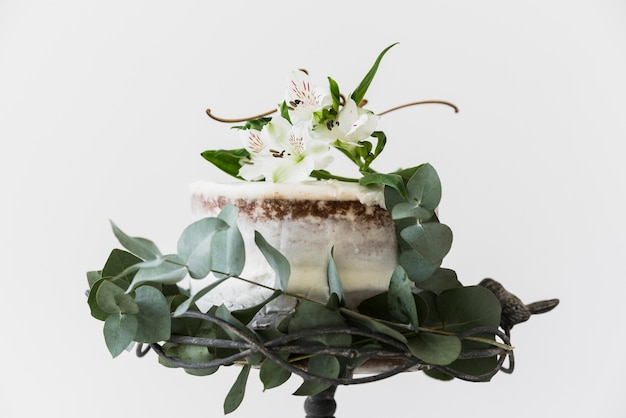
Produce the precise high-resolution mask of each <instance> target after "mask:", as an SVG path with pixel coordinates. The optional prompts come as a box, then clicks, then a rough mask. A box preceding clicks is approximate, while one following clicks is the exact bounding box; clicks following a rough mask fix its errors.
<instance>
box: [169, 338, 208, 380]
mask: <svg viewBox="0 0 626 418" xmlns="http://www.w3.org/2000/svg"><path fill="white" fill-rule="evenodd" d="M163 351H164V352H165V355H166V356H167V357H170V358H173V359H177V360H182V361H186V362H188V363H196V364H198V363H206V362H209V361H211V360H214V359H215V357H214V356H213V355H212V354H211V353H210V352H209V350H208V349H207V347H203V346H196V345H186V344H172V343H165V344H163ZM159 363H161V364H162V365H164V366H166V367H177V366H174V365H172V364H171V363H169V362H168V361H167V359H163V358H161V357H160V356H159ZM218 369H219V367H217V366H216V367H209V368H206V369H196V368H193V369H192V368H185V372H186V373H187V374H190V375H193V376H209V375H211V374H213V373H215V372H216V371H217V370H218Z"/></svg>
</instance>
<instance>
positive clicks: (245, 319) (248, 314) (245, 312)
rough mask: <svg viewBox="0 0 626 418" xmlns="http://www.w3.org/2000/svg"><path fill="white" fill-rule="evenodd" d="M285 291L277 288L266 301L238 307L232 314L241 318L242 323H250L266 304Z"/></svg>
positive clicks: (238, 318)
mask: <svg viewBox="0 0 626 418" xmlns="http://www.w3.org/2000/svg"><path fill="white" fill-rule="evenodd" d="M282 294H283V292H282V291H280V290H275V291H274V292H273V293H272V294H271V295H270V297H268V298H267V299H265V300H264V301H262V302H260V303H258V304H256V305H254V306H250V307H248V308H244V309H238V310H236V311H233V312H232V315H233V316H234V317H235V318H237V320H239V321H240V322H241V323H242V324H249V323H250V321H252V319H254V317H255V316H256V314H257V313H258V312H259V311H260V310H261V309H263V307H264V306H265V305H267V304H268V303H270V302H271V301H273V300H274V299H276V298H277V297H279V296H280V295H282Z"/></svg>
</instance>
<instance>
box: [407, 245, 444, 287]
mask: <svg viewBox="0 0 626 418" xmlns="http://www.w3.org/2000/svg"><path fill="white" fill-rule="evenodd" d="M398 263H399V264H400V265H401V266H402V268H404V270H406V272H407V274H408V276H409V279H411V280H413V281H414V282H415V283H416V284H417V285H418V287H420V285H421V283H422V281H423V280H426V279H428V278H429V277H430V276H432V275H433V273H434V272H435V271H437V269H438V268H439V266H440V265H441V260H439V261H436V262H430V261H426V259H425V258H424V257H423V256H422V255H421V254H420V253H418V252H417V251H415V250H414V249H413V248H409V249H405V250H402V251H401V252H400V255H399V256H398ZM420 288H421V287H420Z"/></svg>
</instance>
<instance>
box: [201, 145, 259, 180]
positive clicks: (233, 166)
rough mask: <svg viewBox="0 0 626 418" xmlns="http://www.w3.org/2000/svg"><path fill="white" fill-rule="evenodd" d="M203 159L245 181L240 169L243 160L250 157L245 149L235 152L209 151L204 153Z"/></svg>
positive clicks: (235, 150) (234, 150)
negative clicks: (240, 175)
mask: <svg viewBox="0 0 626 418" xmlns="http://www.w3.org/2000/svg"><path fill="white" fill-rule="evenodd" d="M201 155H202V157H203V158H204V159H205V160H207V161H208V162H210V163H211V164H213V165H215V166H216V167H217V168H219V169H220V170H222V171H224V172H225V173H227V174H230V175H231V176H233V177H236V178H238V179H240V180H243V179H242V178H241V177H239V169H240V168H241V160H242V159H244V158H247V157H249V156H250V153H249V152H248V151H246V150H245V148H239V149H233V150H223V149H220V150H207V151H204V152H203V153H202V154H201Z"/></svg>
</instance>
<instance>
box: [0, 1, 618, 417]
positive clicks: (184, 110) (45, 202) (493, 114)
mask: <svg viewBox="0 0 626 418" xmlns="http://www.w3.org/2000/svg"><path fill="white" fill-rule="evenodd" d="M396 41H398V42H400V44H399V45H398V46H396V47H395V48H393V49H392V50H391V51H390V52H389V53H388V55H387V56H386V57H385V59H384V61H383V63H382V66H381V69H380V71H379V73H378V75H377V77H376V79H375V80H374V83H373V85H372V87H371V89H370V91H369V93H368V95H367V98H368V99H369V108H370V109H372V110H374V111H382V110H385V109H388V108H390V107H393V106H395V105H399V104H402V103H406V102H409V101H414V100H425V99H440V100H449V101H451V102H453V103H455V104H456V105H458V106H459V107H460V108H461V112H460V113H458V114H454V113H453V112H452V111H451V110H450V109H448V108H446V107H443V106H422V107H418V108H412V109H405V110H401V111H398V112H395V113H392V114H390V115H388V116H387V117H385V119H384V120H383V121H382V122H381V126H380V128H381V129H382V130H384V131H385V132H386V133H387V136H388V138H389V144H388V147H387V150H386V153H385V154H384V155H383V156H382V157H381V161H379V163H378V165H377V166H376V168H378V169H379V170H380V171H391V170H394V169H396V168H398V167H406V166H410V165H416V164H419V163H422V162H430V163H431V164H433V165H434V166H435V168H436V169H437V170H438V172H439V175H440V177H441V179H442V182H443V187H444V197H443V201H442V204H441V208H440V214H441V219H442V221H443V222H444V223H446V224H448V225H449V226H450V227H451V228H452V230H453V231H454V233H455V242H454V245H453V248H452V251H451V252H450V254H449V256H448V257H447V258H446V260H445V262H444V265H445V266H446V267H449V268H453V269H455V270H456V271H457V273H458V274H459V277H460V279H461V281H462V282H463V283H465V284H473V283H477V282H478V281H480V280H481V279H482V278H484V277H488V276H489V277H493V278H496V279H497V280H500V281H502V282H503V283H504V284H505V285H506V286H507V287H508V288H509V289H510V290H511V291H513V292H514V293H516V294H517V295H518V296H520V297H521V298H522V299H523V300H525V301H527V302H532V301H536V300H539V299H544V298H552V297H558V298H560V299H561V305H560V306H559V307H558V308H557V309H556V310H555V311H553V312H551V313H550V314H546V315H543V316H538V317H533V318H532V319H531V320H530V321H529V322H528V323H526V324H523V325H520V326H518V327H516V328H515V329H513V334H512V336H513V343H514V345H515V346H516V359H517V368H516V370H515V372H514V373H513V374H512V375H506V374H498V375H497V376H496V377H495V378H494V379H493V381H492V382H491V383H487V384H472V383H466V382H461V381H454V382H447V383H442V382H438V381H434V380H431V379H429V378H427V377H426V376H424V375H422V374H418V373H409V374H404V375H402V376H397V377H394V378H391V379H389V380H385V381H382V382H378V383H374V384H369V385H362V386H351V387H341V388H339V390H338V393H337V397H336V398H337V401H338V404H339V407H338V411H337V416H338V417H356V416H364V417H376V416H394V417H414V416H457V415H460V414H462V415H460V416H466V417H479V416H480V417H483V416H490V415H492V416H493V415H506V416H509V417H528V416H536V417H547V416H568V417H587V416H598V417H623V416H626V404H625V402H624V399H623V375H624V373H625V372H626V367H625V360H624V358H625V356H624V343H625V342H626V339H625V338H624V329H623V322H624V319H625V315H624V308H623V304H624V291H625V290H626V286H625V285H624V282H625V280H626V278H625V277H624V260H623V258H624V255H626V251H625V250H626V243H625V238H624V237H625V236H626V227H625V226H624V214H625V213H626V200H625V198H624V194H625V193H626V184H625V183H626V181H625V180H626V171H625V169H624V166H623V160H624V152H623V151H622V149H621V145H623V143H624V140H625V139H626V115H625V114H626V82H625V78H624V77H625V76H624V75H625V74H626V3H624V2H623V1H607V0H604V1H587V2H584V1H551V2H546V1H524V2H513V1H501V0H500V1H482V0H480V1H476V0H475V1H471V2H470V1H460V0H459V1H438V2H434V1H433V2H425V1H410V2H409V1H396V2H390V1H386V2H383V1H369V0H368V1H363V0H361V1H344V2H338V1H310V2H295V1H271V0H268V1H242V0H238V1H237V0H234V1H222V2H210V1H179V2H173V1H172V2H167V3H166V2H162V1H154V0H152V1H123V2H122V1H106V2H104V1H99V2H97V1H88V0H83V1H58V2H47V1H28V0H26V1H12V0H8V1H7V0H0V138H1V141H2V142H1V144H2V148H1V152H0V159H1V162H0V170H1V175H0V181H1V194H0V195H1V196H2V203H1V205H0V210H1V216H0V222H1V225H0V239H1V241H0V242H1V243H2V248H1V249H0V250H1V252H0V254H1V256H0V257H2V258H1V260H2V264H1V266H2V269H1V270H0V272H1V274H2V276H1V278H0V280H2V287H1V289H2V290H1V293H0V294H1V295H2V305H1V306H2V313H1V314H0V324H1V328H0V329H1V332H2V337H1V338H2V339H1V341H0V361H1V371H0V374H1V376H0V416H2V417H7V418H12V417H32V416H47V417H66V416H90V417H94V418H95V417H111V416H120V417H122V416H123V417H130V416H139V415H140V414H141V416H152V417H166V416H172V415H173V414H176V416H197V417H201V416H207V417H208V416H221V415H222V401H223V399H224V397H225V395H226V393H227V391H228V389H229V388H230V385H231V384H232V382H233V381H234V378H235V376H236V374H237V372H238V370H237V369H235V368H223V369H221V370H220V371H219V372H218V373H217V374H216V375H213V376H211V377H207V378H197V377H192V376H189V375H187V374H185V373H184V372H183V371H181V370H173V369H166V368H164V367H162V366H160V365H158V364H157V362H156V358H155V356H154V355H151V356H149V357H148V358H143V359H137V358H136V357H135V355H134V354H133V353H124V354H122V355H121V356H120V357H118V358H117V359H114V360H113V359H111V357H110V355H109V353H108V351H107V349H106V347H105V344H104V340H103V337H102V323H101V322H98V321H96V320H94V319H93V318H91V317H90V315H89V311H88V307H87V304H86V299H85V296H84V291H85V289H86V287H87V284H86V280H85V276H84V274H85V272H86V271H87V270H92V269H98V268H101V267H102V264H103V263H104V261H105V259H106V256H107V255H108V252H109V251H110V249H111V248H113V247H114V246H115V244H116V243H115V241H114V238H113V235H112V233H111V232H110V229H109V223H108V222H109V219H112V220H114V221H115V222H116V223H117V224H118V225H120V227H122V228H123V229H124V230H126V231H127V232H129V233H131V234H132V235H139V236H145V237H148V238H150V239H152V240H154V241H156V243H157V244H158V245H160V246H161V247H162V249H163V250H164V251H172V250H173V249H174V246H175V242H176V239H177V237H178V234H179V233H180V232H181V231H182V229H183V228H184V226H186V224H187V223H188V222H189V221H190V213H189V202H188V189H187V187H188V184H189V183H191V182H192V181H195V180H199V179H213V180H226V179H225V178H224V176H222V175H221V174H220V173H218V171H217V170H216V169H215V168H213V167H212V166H211V165H209V164H208V163H206V162H205V161H204V160H202V159H201V158H200V156H199V153H200V152H201V151H203V150H205V149H210V148H237V147H239V146H240V144H239V142H238V141H239V140H238V137H237V135H236V134H235V133H234V132H232V131H230V130H229V129H228V126H227V125H222V124H219V123H216V122H213V121H211V120H210V119H208V118H207V117H206V115H205V114H204V110H205V109H206V108H207V107H211V108H212V109H213V110H214V111H215V113H217V114H220V115H224V116H233V117H234V116H250V115H253V114H255V113H256V112H260V111H264V110H268V109H271V108H272V107H274V105H275V104H277V102H278V101H280V100H282V94H283V90H284V83H285V79H286V75H287V72H288V71H289V70H291V69H295V68H299V67H304V68H307V69H308V70H309V71H310V73H311V75H312V76H313V78H314V79H316V80H317V81H319V82H320V83H321V82H324V80H325V77H326V76H332V77H333V78H334V79H335V80H337V81H338V83H339V85H340V87H342V89H343V90H344V91H346V92H349V91H350V90H351V89H352V88H353V87H354V86H356V84H357V83H358V82H359V81H360V79H361V78H362V76H363V75H364V74H365V72H366V71H367V69H369V67H370V65H371V64H372V62H373V60H374V58H375V57H376V55H377V54H378V53H379V52H380V51H381V50H382V49H383V48H384V47H386V46H387V45H389V44H391V43H393V42H396ZM342 169H343V168H342V167H341V166H340V167H339V170H342ZM299 384H300V379H299V378H296V377H293V378H292V379H291V380H290V381H289V382H288V383H287V384H286V385H285V386H282V387H280V388H277V389H273V390H270V391H267V392H264V393H263V392H262V387H261V384H260V381H259V380H258V374H257V373H255V372H254V373H253V374H252V376H251V380H250V382H249V385H248V391H247V396H246V399H245V400H244V402H243V404H242V406H241V407H240V409H239V410H237V411H236V412H235V413H234V414H233V415H232V416H234V417H251V416H262V417H266V416H271V417H294V416H304V413H303V407H302V404H303V401H304V399H303V398H300V397H296V396H292V395H291V393H292V392H293V391H294V390H295V388H297V387H298V385H299ZM37 414H38V415H37ZM592 414H593V415H592Z"/></svg>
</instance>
